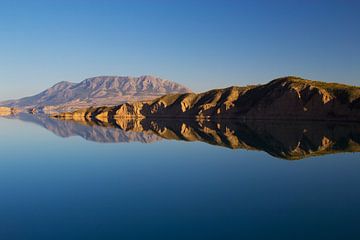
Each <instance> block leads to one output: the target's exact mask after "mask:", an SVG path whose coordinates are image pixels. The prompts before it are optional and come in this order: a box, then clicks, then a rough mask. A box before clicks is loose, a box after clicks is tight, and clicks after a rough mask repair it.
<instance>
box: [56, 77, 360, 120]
mask: <svg viewBox="0 0 360 240" xmlns="http://www.w3.org/2000/svg"><path fill="white" fill-rule="evenodd" d="M55 117H59V118H65V119H66V118H69V119H72V118H75V119H76V118H79V119H82V118H88V119H99V120H101V121H106V119H107V118H119V117H120V118H121V117H130V118H133V117H135V118H149V117H150V118H151V117H153V118H220V119H221V118H229V119H230V118H242V119H287V120H295V119H296V120H344V121H360V87H356V86H349V85H345V84H338V83H326V82H319V81H312V80H306V79H302V78H299V77H293V76H289V77H283V78H278V79H274V80H272V81H270V82H269V83H267V84H263V85H251V86H245V87H236V86H232V87H228V88H224V89H215V90H210V91H207V92H203V93H199V94H196V93H184V94H167V95H164V96H162V97H159V98H156V99H155V100H151V101H144V102H133V103H124V104H121V105H117V106H113V107H99V108H94V107H93V108H88V109H82V110H78V111H75V112H69V113H64V114H60V115H56V116H55Z"/></svg>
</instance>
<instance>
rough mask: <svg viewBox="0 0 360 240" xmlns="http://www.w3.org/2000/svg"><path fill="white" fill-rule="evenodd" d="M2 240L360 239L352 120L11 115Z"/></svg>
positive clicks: (2, 145)
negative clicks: (90, 119) (83, 119)
mask: <svg viewBox="0 0 360 240" xmlns="http://www.w3.org/2000/svg"><path fill="white" fill-rule="evenodd" d="M0 150H1V161H0V192H1V198H0V212H1V215H0V238H1V239H37V240H38V239H53V240H54V239H277V240H278V239H359V238H360V228H359V227H358V226H359V216H360V207H359V202H360V187H359V184H360V153H359V151H360V126H359V124H356V123H352V124H350V123H349V124H348V123H320V122H315V123H309V122H307V123H294V122H292V123H286V122H278V123H272V122H268V121H262V122H251V123H244V122H224V123H223V122H220V123H212V122H202V123H196V122H189V121H184V122H179V121H157V120H149V121H142V122H141V121H140V122H139V121H119V122H116V123H109V124H107V125H106V126H104V124H99V123H96V122H94V123H77V122H72V121H60V120H55V119H49V118H47V117H46V116H35V115H29V114H19V115H18V116H15V117H10V118H0Z"/></svg>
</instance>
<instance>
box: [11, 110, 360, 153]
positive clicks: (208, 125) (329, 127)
mask: <svg viewBox="0 0 360 240" xmlns="http://www.w3.org/2000/svg"><path fill="white" fill-rule="evenodd" d="M14 117H15V118H18V119H20V120H23V121H28V122H34V123H36V124H38V125H41V126H43V127H44V128H46V129H48V130H50V131H52V132H53V133H55V134H56V135H58V136H61V137H69V136H81V137H83V138H85V139H87V140H91V141H96V142H133V141H138V142H144V143H149V142H154V141H158V140H161V139H168V140H183V141H201V142H205V143H209V144H212V145H217V146H222V147H227V148H231V149H248V150H261V151H265V152H267V153H269V154H270V155H272V156H275V157H278V158H283V159H302V158H306V157H310V156H316V155H323V154H332V153H338V152H360V124H356V123H338V122H337V123H335V122H331V123H324V122H295V121H292V122H285V121H277V122H270V121H247V122H241V121H234V120H232V121H219V122H214V121H194V120H174V119H171V120H167V119H149V118H146V119H124V118H122V119H115V120H113V121H110V122H109V121H108V119H106V118H105V119H104V121H101V120H99V119H93V120H83V121H78V122H75V121H73V120H69V121H66V120H65V121H64V120H56V119H51V118H48V117H46V116H42V115H30V114H18V115H15V116H14Z"/></svg>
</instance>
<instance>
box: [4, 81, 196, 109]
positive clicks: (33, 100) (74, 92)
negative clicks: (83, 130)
mask: <svg viewBox="0 0 360 240" xmlns="http://www.w3.org/2000/svg"><path fill="white" fill-rule="evenodd" d="M187 92H191V90H190V89H189V88H186V87H185V86H182V85H180V84H178V83H175V82H172V81H169V80H164V79H161V78H158V77H154V76H147V75H146V76H140V77H118V76H101V77H94V78H89V79H86V80H84V81H82V82H80V83H71V82H60V83H57V84H55V85H54V86H52V87H51V88H49V89H47V90H45V91H43V92H41V93H39V94H37V95H35V96H31V97H26V98H22V99H18V100H11V101H5V102H1V103H0V105H3V106H7V107H17V108H25V109H35V110H36V111H37V112H45V113H53V112H63V111H74V110H76V109H80V108H86V107H90V106H106V105H108V106H113V105H117V104H121V103H124V102H133V101H143V100H152V99H154V98H158V97H160V96H162V95H165V94H171V93H187Z"/></svg>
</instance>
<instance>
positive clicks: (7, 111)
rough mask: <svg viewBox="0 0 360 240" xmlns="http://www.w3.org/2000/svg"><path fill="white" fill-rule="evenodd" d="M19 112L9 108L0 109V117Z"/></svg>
mask: <svg viewBox="0 0 360 240" xmlns="http://www.w3.org/2000/svg"><path fill="white" fill-rule="evenodd" d="M18 112H19V110H18V109H15V108H9V107H0V116H9V115H13V114H16V113H18Z"/></svg>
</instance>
